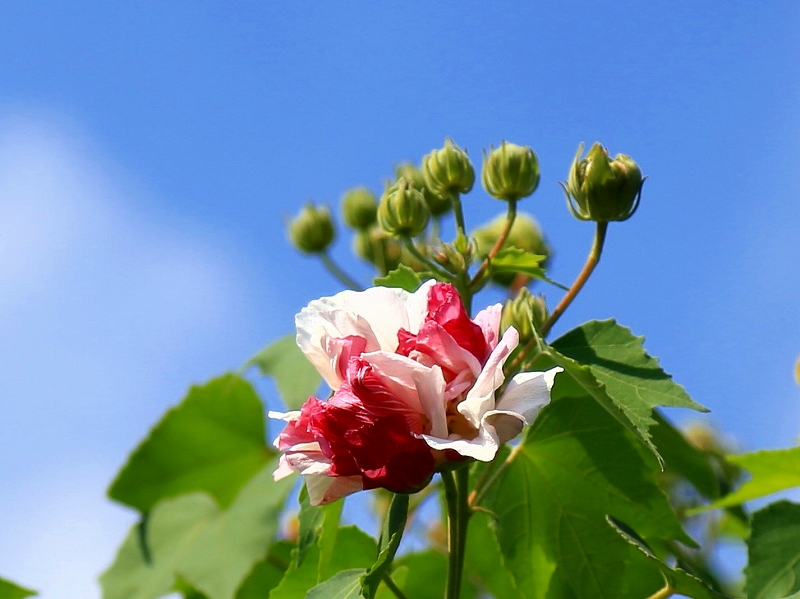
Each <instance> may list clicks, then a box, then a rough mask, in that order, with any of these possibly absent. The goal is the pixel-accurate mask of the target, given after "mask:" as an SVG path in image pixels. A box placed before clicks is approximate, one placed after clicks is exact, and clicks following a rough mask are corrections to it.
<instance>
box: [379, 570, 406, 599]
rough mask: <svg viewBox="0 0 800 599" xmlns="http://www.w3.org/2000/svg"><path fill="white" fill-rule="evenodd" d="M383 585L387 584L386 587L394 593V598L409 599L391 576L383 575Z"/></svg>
mask: <svg viewBox="0 0 800 599" xmlns="http://www.w3.org/2000/svg"><path fill="white" fill-rule="evenodd" d="M383 584H385V585H386V587H387V588H388V589H389V590H390V591H392V593H394V596H395V597H397V599H408V597H407V596H406V594H405V593H404V592H403V591H402V590H401V589H400V587H399V586H397V583H396V582H395V581H394V580H392V577H391V576H389V574H388V573H387V574H384V575H383Z"/></svg>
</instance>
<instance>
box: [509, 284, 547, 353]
mask: <svg viewBox="0 0 800 599" xmlns="http://www.w3.org/2000/svg"><path fill="white" fill-rule="evenodd" d="M547 316H548V311H547V302H545V299H544V296H543V295H533V294H532V293H531V292H530V291H528V289H527V288H525V287H523V288H522V289H521V290H520V292H519V294H518V295H517V297H515V298H514V299H513V300H507V301H506V303H505V305H504V306H503V315H502V317H501V319H500V331H501V332H505V331H506V329H508V328H509V327H514V328H515V329H517V332H518V333H519V341H520V344H525V343H527V342H528V341H530V340H531V339H533V337H534V335H535V331H538V330H539V328H540V327H541V326H542V324H543V323H544V321H545V320H547Z"/></svg>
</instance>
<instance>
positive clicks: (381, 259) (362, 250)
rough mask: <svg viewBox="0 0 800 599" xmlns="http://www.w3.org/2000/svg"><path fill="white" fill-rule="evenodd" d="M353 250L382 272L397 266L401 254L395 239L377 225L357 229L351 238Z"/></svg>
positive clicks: (384, 272) (385, 272)
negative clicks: (360, 229) (365, 228)
mask: <svg viewBox="0 0 800 599" xmlns="http://www.w3.org/2000/svg"><path fill="white" fill-rule="evenodd" d="M353 251H354V252H355V254H356V255H358V256H360V257H361V258H363V259H364V260H366V261H367V262H369V263H370V264H372V265H373V266H375V267H377V268H378V270H380V271H381V273H383V274H387V273H388V272H389V271H392V270H394V269H395V268H397V267H398V266H399V264H400V257H401V255H402V248H401V246H400V244H399V243H398V242H397V240H396V239H393V238H391V237H389V236H388V235H386V233H384V232H383V231H382V230H381V229H380V228H378V227H372V228H371V229H368V230H362V231H358V232H357V233H356V235H355V237H354V238H353Z"/></svg>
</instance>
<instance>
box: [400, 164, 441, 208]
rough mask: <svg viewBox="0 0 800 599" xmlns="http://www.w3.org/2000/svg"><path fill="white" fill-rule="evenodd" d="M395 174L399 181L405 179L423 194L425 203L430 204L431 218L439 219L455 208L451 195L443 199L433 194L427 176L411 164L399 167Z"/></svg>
mask: <svg viewBox="0 0 800 599" xmlns="http://www.w3.org/2000/svg"><path fill="white" fill-rule="evenodd" d="M394 172H395V175H396V177H397V178H398V179H399V178H400V177H405V178H406V181H408V184H409V185H410V186H411V187H413V188H414V189H416V190H417V191H420V192H422V195H423V196H424V197H425V201H426V202H427V203H428V208H430V210H431V216H434V217H437V216H442V215H443V214H447V212H448V211H449V210H450V209H451V208H452V207H453V200H452V198H451V197H450V196H449V195H448V196H445V197H442V196H440V195H439V194H436V193H433V192H432V191H431V189H430V188H429V187H428V184H427V183H426V182H425V175H423V174H422V171H421V170H420V169H418V168H417V167H416V166H414V165H413V164H411V163H410V162H404V163H403V164H399V165H397V168H395V170H394Z"/></svg>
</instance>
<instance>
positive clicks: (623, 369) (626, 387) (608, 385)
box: [552, 320, 708, 451]
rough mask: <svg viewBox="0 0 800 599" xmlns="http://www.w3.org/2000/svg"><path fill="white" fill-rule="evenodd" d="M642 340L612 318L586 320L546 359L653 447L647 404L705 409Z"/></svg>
mask: <svg viewBox="0 0 800 599" xmlns="http://www.w3.org/2000/svg"><path fill="white" fill-rule="evenodd" d="M643 341H644V338H643V337H635V336H634V335H632V334H631V332H630V330H629V329H627V328H625V327H622V326H620V325H618V324H617V323H616V321H614V320H604V321H597V320H592V321H589V322H587V323H585V324H583V325H581V326H580V327H578V328H576V329H573V330H572V331H570V332H568V333H567V334H566V335H564V336H562V337H560V338H559V339H557V340H556V341H555V342H554V343H553V346H552V348H553V349H554V350H555V351H553V355H552V358H553V360H554V361H555V362H556V363H557V364H558V365H560V366H562V367H563V368H564V369H565V370H566V371H567V373H568V374H569V375H571V376H572V377H573V378H574V379H575V380H576V381H577V382H578V383H579V384H580V385H581V386H582V387H583V388H584V389H585V390H586V392H588V393H589V394H590V395H591V396H592V397H594V398H595V399H596V400H597V401H598V402H599V403H600V404H601V405H602V406H603V407H604V408H606V409H607V410H608V411H609V412H610V413H611V414H612V415H613V416H614V417H615V418H617V419H619V420H620V421H621V422H623V424H625V423H626V421H627V424H626V426H628V427H629V428H632V430H633V431H634V432H635V433H636V434H637V436H639V437H640V438H641V439H642V440H643V441H644V442H645V443H647V444H648V445H649V446H650V447H651V449H653V450H654V451H656V449H655V446H654V445H653V443H652V441H651V439H650V431H649V429H650V427H651V426H653V425H654V424H656V421H655V420H654V419H653V408H656V407H658V406H670V407H682V408H691V409H693V410H698V411H701V412H705V411H708V410H706V408H704V407H703V406H701V405H700V404H698V403H695V402H694V401H693V400H692V398H691V397H689V395H688V394H687V393H686V391H685V390H684V388H683V387H681V386H680V385H678V384H677V383H675V382H674V381H673V380H672V377H671V376H670V375H668V374H667V373H665V372H664V371H663V370H662V369H661V366H659V364H658V360H657V359H655V358H653V357H651V356H649V355H648V354H647V352H646V351H645V349H644V345H643ZM564 357H566V358H568V360H564V359H563V358H564ZM609 400H610V403H609Z"/></svg>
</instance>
